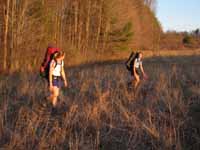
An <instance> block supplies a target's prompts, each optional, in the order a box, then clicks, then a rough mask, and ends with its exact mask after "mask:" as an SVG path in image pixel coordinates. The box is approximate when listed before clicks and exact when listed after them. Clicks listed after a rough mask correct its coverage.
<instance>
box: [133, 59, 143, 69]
mask: <svg viewBox="0 0 200 150" xmlns="http://www.w3.org/2000/svg"><path fill="white" fill-rule="evenodd" d="M140 65H142V61H141V60H140V59H139V58H136V59H135V61H134V66H135V68H137V69H138V68H139V67H140Z"/></svg>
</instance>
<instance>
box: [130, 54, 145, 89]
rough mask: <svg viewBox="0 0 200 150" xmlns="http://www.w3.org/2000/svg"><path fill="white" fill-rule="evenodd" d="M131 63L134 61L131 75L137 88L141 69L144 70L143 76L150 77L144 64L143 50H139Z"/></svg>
mask: <svg viewBox="0 0 200 150" xmlns="http://www.w3.org/2000/svg"><path fill="white" fill-rule="evenodd" d="M131 63H132V64H131V66H132V68H131V69H132V70H131V75H132V76H133V77H134V79H133V84H134V87H135V88H137V86H138V84H139V82H140V71H141V72H142V76H143V78H144V79H147V78H148V77H147V75H146V73H145V72H144V68H143V66H142V52H137V53H136V55H135V58H134V60H133V61H132V62H131Z"/></svg>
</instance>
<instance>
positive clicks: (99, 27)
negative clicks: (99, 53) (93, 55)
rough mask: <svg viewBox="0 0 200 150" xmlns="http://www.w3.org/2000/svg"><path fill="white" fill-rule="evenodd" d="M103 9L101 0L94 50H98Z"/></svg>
mask: <svg viewBox="0 0 200 150" xmlns="http://www.w3.org/2000/svg"><path fill="white" fill-rule="evenodd" d="M102 7H103V0H101V1H100V6H99V16H98V21H99V22H98V24H97V34H96V42H95V43H96V44H95V49H98V46H99V38H100V33H101V24H102V9H103V8H102Z"/></svg>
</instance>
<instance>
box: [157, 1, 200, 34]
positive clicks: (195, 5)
mask: <svg viewBox="0 0 200 150" xmlns="http://www.w3.org/2000/svg"><path fill="white" fill-rule="evenodd" d="M156 14H157V17H158V19H159V21H160V23H161V25H162V27H163V30H164V31H167V30H176V31H191V30H195V29H197V28H200V0H157V10H156Z"/></svg>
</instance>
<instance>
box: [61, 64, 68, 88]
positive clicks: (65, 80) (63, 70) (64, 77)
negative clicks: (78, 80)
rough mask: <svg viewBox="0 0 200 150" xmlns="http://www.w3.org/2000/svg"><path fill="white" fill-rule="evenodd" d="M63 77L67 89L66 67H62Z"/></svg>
mask: <svg viewBox="0 0 200 150" xmlns="http://www.w3.org/2000/svg"><path fill="white" fill-rule="evenodd" d="M61 75H62V78H63V80H64V84H65V87H67V79H66V75H65V69H64V65H62V71H61Z"/></svg>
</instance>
